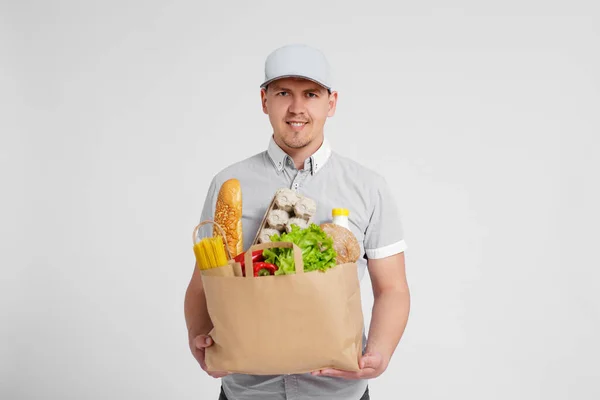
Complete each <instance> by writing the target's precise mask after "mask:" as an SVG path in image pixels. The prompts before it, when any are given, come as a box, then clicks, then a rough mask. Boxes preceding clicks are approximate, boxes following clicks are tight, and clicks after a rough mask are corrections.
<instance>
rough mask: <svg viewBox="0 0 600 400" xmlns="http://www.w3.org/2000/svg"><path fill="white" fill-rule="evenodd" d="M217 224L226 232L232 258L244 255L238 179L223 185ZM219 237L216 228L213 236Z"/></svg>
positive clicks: (216, 216)
mask: <svg viewBox="0 0 600 400" xmlns="http://www.w3.org/2000/svg"><path fill="white" fill-rule="evenodd" d="M215 222H216V223H217V224H219V225H220V226H221V227H222V228H223V230H224V231H225V235H226V236H227V245H228V246H229V250H230V251H231V257H235V256H237V255H238V254H241V253H243V251H244V237H243V235H242V188H241V185H240V181H238V180H237V179H229V180H228V181H225V182H224V183H223V185H221V189H219V195H218V197H217V205H216V208H215ZM217 235H220V233H219V230H218V229H217V228H216V227H215V228H213V236H217Z"/></svg>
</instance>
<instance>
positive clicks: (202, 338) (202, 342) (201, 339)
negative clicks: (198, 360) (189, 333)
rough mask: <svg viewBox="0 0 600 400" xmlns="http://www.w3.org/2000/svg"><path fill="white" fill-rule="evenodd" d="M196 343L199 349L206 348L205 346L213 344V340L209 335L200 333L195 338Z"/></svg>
mask: <svg viewBox="0 0 600 400" xmlns="http://www.w3.org/2000/svg"><path fill="white" fill-rule="evenodd" d="M194 344H195V345H196V348H198V349H204V348H205V347H209V346H212V344H213V340H212V338H211V337H210V336H208V335H198V336H196V337H195V338H194Z"/></svg>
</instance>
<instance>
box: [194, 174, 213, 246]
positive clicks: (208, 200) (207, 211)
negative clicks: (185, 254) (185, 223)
mask: <svg viewBox="0 0 600 400" xmlns="http://www.w3.org/2000/svg"><path fill="white" fill-rule="evenodd" d="M216 192H217V180H216V177H215V178H213V179H212V181H211V182H210V185H209V186H208V191H207V192H206V197H205V199H204V205H203V207H202V214H200V221H199V222H202V221H206V220H207V219H211V220H212V219H213V218H214V208H215V203H216V197H215V195H216ZM212 229H213V227H212V224H206V225H204V226H202V227H200V229H198V239H200V238H204V237H209V236H212Z"/></svg>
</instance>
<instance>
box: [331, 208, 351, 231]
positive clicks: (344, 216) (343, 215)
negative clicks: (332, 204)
mask: <svg viewBox="0 0 600 400" xmlns="http://www.w3.org/2000/svg"><path fill="white" fill-rule="evenodd" d="M349 215H350V211H348V209H347V208H334V209H332V210H331V217H332V218H333V219H332V221H331V222H333V223H334V224H336V225H340V226H343V227H344V228H346V229H350V228H349V227H348V216H349Z"/></svg>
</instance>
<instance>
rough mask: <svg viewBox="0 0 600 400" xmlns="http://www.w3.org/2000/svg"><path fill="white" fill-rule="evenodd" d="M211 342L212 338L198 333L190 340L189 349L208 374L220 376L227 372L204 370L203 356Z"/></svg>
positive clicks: (215, 376) (214, 376)
mask: <svg viewBox="0 0 600 400" xmlns="http://www.w3.org/2000/svg"><path fill="white" fill-rule="evenodd" d="M212 344H213V340H212V338H211V337H210V336H208V335H198V336H196V337H195V338H193V339H192V340H191V343H190V349H191V350H192V354H193V355H194V357H195V358H196V360H197V361H198V364H200V367H202V369H203V370H204V371H206V373H207V374H208V375H210V376H212V377H213V378H222V377H224V376H225V375H229V373H228V372H222V371H207V370H206V362H205V361H204V357H205V354H206V348H207V347H209V346H212Z"/></svg>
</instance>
